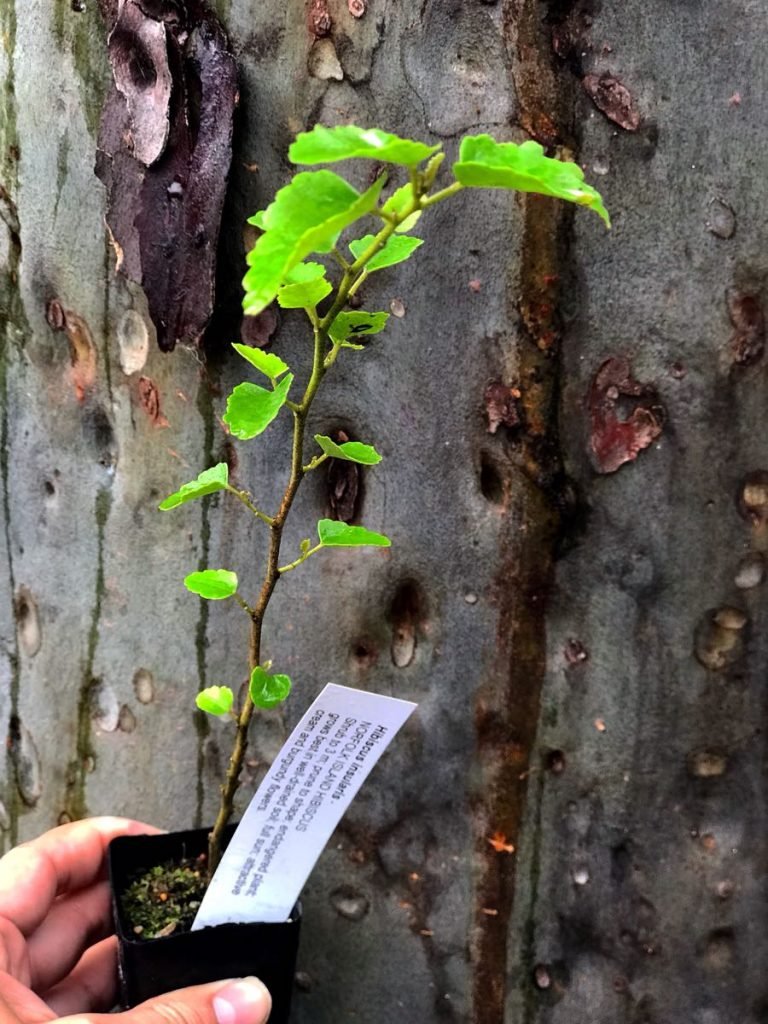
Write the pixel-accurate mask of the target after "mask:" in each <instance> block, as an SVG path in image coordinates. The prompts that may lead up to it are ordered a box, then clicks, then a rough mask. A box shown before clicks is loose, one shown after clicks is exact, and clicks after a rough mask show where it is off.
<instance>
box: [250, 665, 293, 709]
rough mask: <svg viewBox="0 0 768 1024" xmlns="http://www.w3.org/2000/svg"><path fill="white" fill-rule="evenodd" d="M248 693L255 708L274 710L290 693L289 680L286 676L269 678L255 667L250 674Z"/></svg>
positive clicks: (268, 675)
mask: <svg viewBox="0 0 768 1024" xmlns="http://www.w3.org/2000/svg"><path fill="white" fill-rule="evenodd" d="M249 692H250V694H251V700H252V701H253V703H254V704H255V705H256V707H257V708H274V707H277V705H278V704H282V703H283V701H284V700H285V698H286V697H287V696H288V694H289V693H290V692H291V680H290V678H289V677H288V676H283V675H274V676H271V675H270V674H269V672H265V671H264V669H263V668H262V667H261V666H260V665H257V666H256V668H255V669H254V670H253V672H251V682H250V684H249Z"/></svg>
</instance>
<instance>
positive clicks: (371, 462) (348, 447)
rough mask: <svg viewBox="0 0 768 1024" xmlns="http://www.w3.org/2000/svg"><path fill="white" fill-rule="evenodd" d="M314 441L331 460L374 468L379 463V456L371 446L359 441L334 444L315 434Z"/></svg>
mask: <svg viewBox="0 0 768 1024" xmlns="http://www.w3.org/2000/svg"><path fill="white" fill-rule="evenodd" d="M315 440H316V441H317V443H318V444H319V445H320V447H321V448H322V449H323V451H324V452H325V454H326V455H330V457H331V458H332V459H344V460H345V462H359V463H360V465H362V466H375V465H377V463H379V462H381V456H380V455H379V453H378V452H377V451H376V449H375V448H374V447H373V445H372V444H363V443H362V442H361V441H345V442H344V443H343V444H336V442H335V441H332V440H331V438H330V437H326V436H325V435H324V434H315Z"/></svg>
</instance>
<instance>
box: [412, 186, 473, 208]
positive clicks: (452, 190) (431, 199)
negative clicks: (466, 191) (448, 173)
mask: <svg viewBox="0 0 768 1024" xmlns="http://www.w3.org/2000/svg"><path fill="white" fill-rule="evenodd" d="M463 188H464V186H463V185H462V184H461V182H460V181H454V183H453V184H452V185H448V186H447V188H441V189H440V191H439V192H434V193H433V194H432V195H431V196H424V197H423V198H422V200H421V204H420V205H421V209H422V210H426V209H427V207H429V206H434V205H435V203H442V201H443V200H444V199H448V198H449V197H450V196H455V195H456V193H457V192H461V190H462V189H463Z"/></svg>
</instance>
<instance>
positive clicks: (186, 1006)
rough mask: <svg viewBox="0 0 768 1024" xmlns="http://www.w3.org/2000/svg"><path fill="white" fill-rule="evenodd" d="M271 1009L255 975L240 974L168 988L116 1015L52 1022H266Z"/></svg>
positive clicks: (79, 1017)
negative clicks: (192, 986) (231, 977)
mask: <svg viewBox="0 0 768 1024" xmlns="http://www.w3.org/2000/svg"><path fill="white" fill-rule="evenodd" d="M271 1009H272V997H271V996H270V994H269V992H268V991H267V989H266V987H265V986H264V985H263V984H262V983H261V982H260V981H259V980H258V978H241V979H233V980H230V981H218V982H214V983H212V984H209V985H196V986H195V987H194V988H182V989H179V990H178V991H176V992H169V993H168V994H167V995H163V996H157V997H156V998H154V999H148V1000H147V1002H146V1003H141V1005H140V1006H136V1007H135V1008H134V1009H133V1010H126V1011H125V1013H122V1014H120V1015H119V1016H117V1017H115V1015H114V1014H108V1013H83V1014H77V1015H76V1016H72V1017H60V1018H59V1019H58V1021H57V1022H56V1024H117V1022H120V1024H266V1021H267V1020H268V1018H269V1014H270V1011H271Z"/></svg>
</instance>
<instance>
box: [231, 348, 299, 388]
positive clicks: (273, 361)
mask: <svg viewBox="0 0 768 1024" xmlns="http://www.w3.org/2000/svg"><path fill="white" fill-rule="evenodd" d="M232 348H233V349H234V350H235V352H237V353H238V354H239V355H241V356H242V357H243V359H245V360H247V361H248V362H249V363H250V364H251V366H255V367H256V369H257V370H260V371H261V373H263V374H264V375H265V376H267V377H269V379H270V380H277V378H278V377H281V376H282V375H283V374H284V373H287V372H288V364H287V363H284V362H283V360H282V359H281V358H280V356H276V355H275V353H274V352H265V351H264V350H263V349H260V348H251V346H250V345H238V344H233V345H232Z"/></svg>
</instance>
